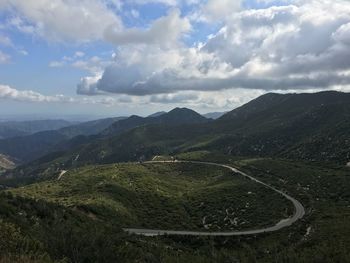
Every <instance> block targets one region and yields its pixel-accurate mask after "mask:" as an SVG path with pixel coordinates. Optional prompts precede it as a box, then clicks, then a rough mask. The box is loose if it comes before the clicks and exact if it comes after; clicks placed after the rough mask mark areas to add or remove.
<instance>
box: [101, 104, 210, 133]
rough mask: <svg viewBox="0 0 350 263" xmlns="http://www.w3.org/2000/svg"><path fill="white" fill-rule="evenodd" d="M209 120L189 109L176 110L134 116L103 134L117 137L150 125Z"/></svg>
mask: <svg viewBox="0 0 350 263" xmlns="http://www.w3.org/2000/svg"><path fill="white" fill-rule="evenodd" d="M208 121H209V120H208V119H207V118H205V117H203V116H202V115H200V114H199V113H197V112H195V111H193V110H190V109H187V108H175V109H173V110H171V111H169V112H168V113H164V114H159V113H156V114H153V115H151V116H149V117H145V118H143V117H140V116H136V115H133V116H131V117H129V118H127V119H124V120H121V121H118V122H115V123H113V124H112V125H111V126H110V127H108V128H107V129H106V130H104V131H103V132H102V134H103V135H104V136H109V135H117V134H120V133H122V132H124V131H128V130H130V129H133V128H136V127H139V126H143V125H150V124H165V125H172V126H176V125H181V124H196V123H205V122H208Z"/></svg>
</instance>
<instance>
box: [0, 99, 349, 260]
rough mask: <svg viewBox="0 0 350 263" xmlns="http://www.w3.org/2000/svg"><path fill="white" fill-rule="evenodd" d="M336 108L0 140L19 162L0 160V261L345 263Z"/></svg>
mask: <svg viewBox="0 0 350 263" xmlns="http://www.w3.org/2000/svg"><path fill="white" fill-rule="evenodd" d="M349 102H350V97H349V96H348V94H346V93H337V92H321V93H315V94H287V95H280V94H267V95H263V96H261V97H259V98H257V99H255V100H253V101H251V102H249V103H247V104H245V105H243V106H242V107H240V108H237V109H235V110H233V111H231V112H229V113H226V114H224V115H223V116H222V117H220V118H218V119H216V120H213V119H206V118H205V117H203V116H201V115H200V114H198V113H196V112H194V111H192V110H190V109H186V108H176V109H174V110H172V111H170V112H160V113H156V114H155V115H151V116H149V117H138V116H131V117H128V118H121V119H119V118H118V119H107V120H100V121H94V122H88V123H80V124H74V125H72V126H68V127H64V128H60V129H58V130H55V131H41V132H39V133H34V134H32V135H25V136H22V137H19V138H18V139H17V138H7V139H3V140H0V150H2V151H3V152H4V153H7V150H10V151H11V153H12V154H13V155H15V156H17V157H20V155H21V157H22V158H20V159H21V160H22V161H21V162H19V163H16V167H15V166H14V165H10V164H11V163H9V162H8V161H6V160H11V157H10V156H9V155H7V154H3V155H1V157H2V160H3V162H2V163H3V166H4V168H3V171H2V174H1V176H0V185H1V190H0V230H1V231H0V240H1V241H0V255H2V257H1V260H3V261H0V262H1V263H2V262H5V263H7V262H55V263H56V262H59V263H61V262H130V263H133V262H151V263H153V262H157V263H158V262H160V263H163V262H171V263H172V262H174V263H175V262H191V263H192V262H201V263H202V262H204V263H212V262H243V263H245V262H263V263H265V262H266V263H269V262H315V263H318V262H334V261H335V262H347V261H348V259H349V258H350V255H349V251H348V249H347V248H348V247H349V246H350V239H349V236H350V229H349V224H348V222H349V221H350V196H349V192H350V191H349V189H350V180H349V179H350V172H349V168H348V167H347V165H346V164H347V163H348V162H349V156H350V155H349V154H350V153H349V149H350V148H349V140H348V138H349V136H350V134H349V129H348V128H349V126H348V124H349V123H350V122H349V120H350V119H349V118H350V115H349V112H350V111H349V110H350V108H349V105H350V104H349ZM69 134H71V135H69ZM43 135H45V136H43ZM46 135H47V136H46ZM75 135H77V136H75ZM38 140H39V141H40V144H37V142H38ZM13 143H14V144H13ZM16 145H20V147H19V146H16ZM33 145H38V147H37V148H34V147H33ZM22 150H23V152H21V151H22ZM18 152H21V154H20V155H18ZM27 157H28V158H27ZM32 158H33V160H31V159H32ZM23 160H26V161H23ZM324 259H326V260H324Z"/></svg>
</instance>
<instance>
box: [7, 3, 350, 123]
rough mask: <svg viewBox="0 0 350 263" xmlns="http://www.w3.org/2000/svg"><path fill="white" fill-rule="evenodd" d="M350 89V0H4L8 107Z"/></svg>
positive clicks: (228, 99)
mask: <svg viewBox="0 0 350 263" xmlns="http://www.w3.org/2000/svg"><path fill="white" fill-rule="evenodd" d="M323 90H339V91H344V92H348V91H350V1H347V0H237V1H236V0H187V1H186V0H127V1H123V0H0V116H5V115H6V116H7V115H11V116H12V115H13V116H20V115H32V116H34V115H35V116H57V117H59V116H75V115H77V116H78V115H79V116H80V115H89V116H126V115H130V114H138V115H148V114H151V113H153V112H157V111H163V110H165V111H167V110H170V109H172V108H175V107H188V108H192V109H194V110H197V111H198V112H201V113H206V112H215V111H228V110H232V109H234V108H236V107H238V106H240V105H242V104H244V103H246V102H248V101H250V100H252V99H254V98H256V97H258V96H260V95H262V94H265V93H268V92H279V93H289V92H298V93H300V92H315V91H323Z"/></svg>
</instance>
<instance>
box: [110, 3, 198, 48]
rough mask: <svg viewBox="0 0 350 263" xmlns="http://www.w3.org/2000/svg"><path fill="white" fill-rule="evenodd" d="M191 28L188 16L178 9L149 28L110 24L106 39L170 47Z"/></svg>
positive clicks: (115, 41)
mask: <svg viewBox="0 0 350 263" xmlns="http://www.w3.org/2000/svg"><path fill="white" fill-rule="evenodd" d="M190 30H191V24H190V22H189V20H188V19H187V18H182V17H181V14H180V11H179V10H178V9H173V10H172V11H170V12H169V14H168V15H167V16H164V17H161V18H159V19H157V20H155V21H154V22H153V23H152V25H151V27H150V28H148V29H139V28H130V29H125V30H123V31H120V30H118V28H115V27H114V26H109V27H108V28H107V29H106V31H105V39H106V40H107V41H109V42H111V43H113V44H115V45H129V44H147V45H158V46H161V47H169V46H173V45H175V44H177V43H178V40H179V38H180V37H181V36H182V35H183V34H184V33H187V32H189V31H190Z"/></svg>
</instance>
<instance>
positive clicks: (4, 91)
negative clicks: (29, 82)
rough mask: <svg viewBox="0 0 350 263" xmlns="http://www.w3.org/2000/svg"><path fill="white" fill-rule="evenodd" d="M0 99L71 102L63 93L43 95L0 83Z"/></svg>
mask: <svg viewBox="0 0 350 263" xmlns="http://www.w3.org/2000/svg"><path fill="white" fill-rule="evenodd" d="M0 99H9V100H15V101H26V102H72V99H71V98H68V97H65V96H63V95H56V96H45V95H42V94H41V93H38V92H35V91H32V90H22V91H20V90H17V89H14V88H11V87H10V86H7V85H0Z"/></svg>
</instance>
